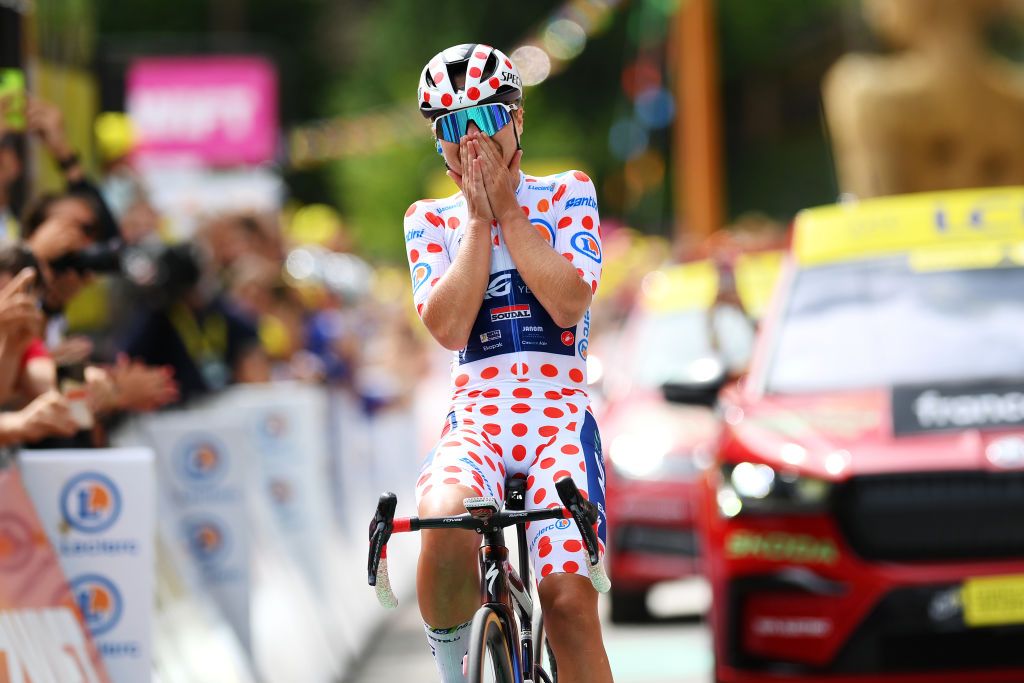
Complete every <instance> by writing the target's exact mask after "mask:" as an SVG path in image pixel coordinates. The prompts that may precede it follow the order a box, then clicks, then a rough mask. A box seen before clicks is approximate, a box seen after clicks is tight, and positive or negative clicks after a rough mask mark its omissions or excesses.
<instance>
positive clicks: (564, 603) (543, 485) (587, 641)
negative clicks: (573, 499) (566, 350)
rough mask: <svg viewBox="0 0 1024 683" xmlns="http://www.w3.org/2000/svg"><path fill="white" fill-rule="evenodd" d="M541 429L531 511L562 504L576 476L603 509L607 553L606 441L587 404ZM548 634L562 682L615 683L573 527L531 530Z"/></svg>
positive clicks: (559, 413)
mask: <svg viewBox="0 0 1024 683" xmlns="http://www.w3.org/2000/svg"><path fill="white" fill-rule="evenodd" d="M550 408H553V410H551V409H548V410H546V412H545V413H544V414H545V418H546V419H545V420H544V421H543V424H542V425H539V426H538V428H537V433H538V435H539V436H540V437H542V438H543V439H544V440H543V441H542V442H541V443H540V444H539V446H537V447H536V448H535V452H534V454H533V455H534V460H533V463H532V465H531V467H530V470H529V474H528V476H527V494H526V500H527V506H528V507H530V508H533V509H536V508H546V507H551V506H554V505H558V504H559V500H558V494H557V492H556V490H555V487H554V485H555V482H556V481H558V480H559V479H562V478H563V477H566V476H571V477H572V478H573V479H574V480H575V481H576V483H577V485H578V486H579V488H580V491H581V492H583V494H584V495H585V496H586V497H587V498H589V499H590V500H591V502H593V503H595V504H596V505H597V506H598V509H599V510H600V519H599V521H598V536H599V537H600V538H599V543H600V545H601V551H602V553H603V550H604V538H605V531H606V528H605V526H606V525H605V519H604V483H605V480H604V462H603V458H602V455H601V442H600V436H599V434H598V431H597V425H596V423H595V422H594V418H593V415H591V414H590V412H589V411H588V410H587V409H586V404H585V403H583V402H581V401H573V400H572V399H571V398H570V399H569V400H567V401H566V402H564V403H561V404H557V405H552V406H550ZM527 538H528V541H529V543H530V552H531V558H532V560H533V566H534V570H535V572H536V575H537V580H538V581H539V582H540V587H539V592H540V598H541V608H542V609H543V612H544V623H545V629H546V630H547V632H548V639H549V640H550V642H551V647H552V649H553V650H554V653H555V658H556V659H557V660H558V674H559V677H560V678H562V679H564V680H568V681H588V682H589V681H595V682H603V681H611V680H612V678H611V669H610V667H609V664H608V656H607V654H606V653H605V650H604V643H603V641H602V639H601V622H600V618H599V616H598V611H597V592H596V591H595V590H594V588H593V586H592V585H591V584H590V580H589V578H588V574H587V559H586V554H585V552H584V550H583V544H582V542H581V541H580V533H579V531H578V530H577V529H576V525H575V523H574V522H571V521H569V520H559V521H558V522H551V523H541V524H531V525H530V528H529V529H528V531H527Z"/></svg>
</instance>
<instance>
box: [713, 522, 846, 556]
mask: <svg viewBox="0 0 1024 683" xmlns="http://www.w3.org/2000/svg"><path fill="white" fill-rule="evenodd" d="M725 553H726V556H728V557H729V559H732V560H744V559H750V560H762V561H766V562H792V563H795V564H835V563H836V562H838V561H839V549H838V548H837V547H836V544H835V543H834V542H833V541H832V539H830V538H819V537H816V536H810V535H807V534H790V533H785V532H781V531H769V532H760V531H746V530H739V531H734V532H732V533H731V534H729V535H728V536H727V537H726V539H725Z"/></svg>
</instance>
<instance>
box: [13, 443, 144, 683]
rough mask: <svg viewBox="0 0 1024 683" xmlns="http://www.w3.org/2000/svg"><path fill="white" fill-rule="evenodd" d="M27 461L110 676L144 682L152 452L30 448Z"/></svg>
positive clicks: (30, 484)
mask: <svg viewBox="0 0 1024 683" xmlns="http://www.w3.org/2000/svg"><path fill="white" fill-rule="evenodd" d="M21 463H22V476H23V477H24V480H25V487H26V489H27V490H28V492H29V495H30V496H31V497H32V500H33V502H34V503H35V507H36V510H37V511H38V513H39V517H40V519H41V520H42V523H43V527H44V528H45V529H46V533H47V535H48V536H49V538H50V542H51V543H52V544H53V546H54V548H55V549H56V550H57V555H58V557H59V558H60V563H61V566H62V567H63V568H64V573H65V575H66V576H67V577H68V581H69V583H70V586H71V592H72V593H73V595H74V598H75V602H76V604H77V605H78V608H79V610H80V611H81V613H82V616H83V617H84V618H85V623H86V625H87V626H88V627H89V630H90V632H91V633H92V636H93V638H94V639H95V641H96V646H97V647H98V648H99V650H100V654H101V655H102V656H103V660H104V662H105V664H106V667H107V671H108V672H109V673H110V677H111V679H112V680H113V681H114V682H115V683H132V682H133V681H139V680H145V679H146V678H147V677H148V676H149V675H150V671H151V666H152V655H151V652H152V644H151V640H152V624H153V576H154V557H153V530H154V527H153V524H154V507H155V506H154V502H153V500H154V499H153V489H154V483H153V452H152V451H151V450H149V449H144V448H135V449H89V450H45V451H24V452H23V453H22V458H21Z"/></svg>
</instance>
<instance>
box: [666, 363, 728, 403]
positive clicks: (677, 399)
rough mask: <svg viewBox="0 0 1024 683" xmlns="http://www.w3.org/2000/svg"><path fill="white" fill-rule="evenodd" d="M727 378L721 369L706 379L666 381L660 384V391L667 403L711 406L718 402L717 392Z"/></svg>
mask: <svg viewBox="0 0 1024 683" xmlns="http://www.w3.org/2000/svg"><path fill="white" fill-rule="evenodd" d="M728 379H729V378H728V376H727V374H726V373H725V371H724V369H723V371H722V372H721V373H719V374H717V375H715V376H714V377H712V378H710V379H707V380H701V381H688V382H666V383H665V384H662V385H661V393H662V395H663V396H664V397H665V400H666V401H668V402H669V403H681V404H683V405H691V406H707V407H708V408H712V407H714V405H715V404H716V403H717V402H718V392H720V391H721V390H722V387H723V386H725V384H726V382H727V381H728Z"/></svg>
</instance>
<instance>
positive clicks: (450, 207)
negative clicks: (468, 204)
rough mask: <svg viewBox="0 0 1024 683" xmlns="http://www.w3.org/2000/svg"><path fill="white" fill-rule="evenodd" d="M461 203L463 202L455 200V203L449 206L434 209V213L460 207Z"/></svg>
mask: <svg viewBox="0 0 1024 683" xmlns="http://www.w3.org/2000/svg"><path fill="white" fill-rule="evenodd" d="M460 204H461V202H455V203H454V204H449V205H448V206H442V207H441V208H440V209H434V213H438V214H441V213H444V212H445V211H451V210H452V209H454V208H456V207H458V206H459V205H460Z"/></svg>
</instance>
